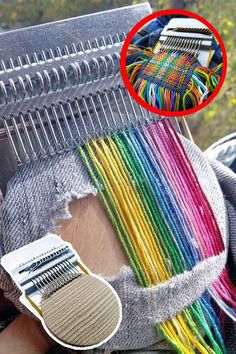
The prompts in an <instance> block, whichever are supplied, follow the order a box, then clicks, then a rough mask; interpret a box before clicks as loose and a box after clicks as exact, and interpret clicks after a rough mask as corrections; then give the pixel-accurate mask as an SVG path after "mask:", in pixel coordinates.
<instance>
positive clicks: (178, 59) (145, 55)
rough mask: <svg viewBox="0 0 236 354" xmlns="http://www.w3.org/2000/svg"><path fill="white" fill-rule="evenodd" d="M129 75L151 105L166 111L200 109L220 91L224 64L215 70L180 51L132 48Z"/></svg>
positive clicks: (137, 89) (128, 67) (130, 50)
mask: <svg viewBox="0 0 236 354" xmlns="http://www.w3.org/2000/svg"><path fill="white" fill-rule="evenodd" d="M130 58H135V61H134V62H132V63H131V64H128V65H127V66H126V71H127V74H128V77H129V79H130V83H131V85H132V86H133V88H134V90H135V91H136V92H137V94H138V95H139V96H140V97H141V98H142V99H143V100H144V101H145V102H147V103H148V104H150V105H151V106H153V107H155V108H159V109H162V110H166V111H181V110H186V109H189V108H192V107H196V106H198V105H199V104H201V103H202V102H203V101H205V100H206V99H207V98H208V97H209V96H210V95H211V93H212V92H213V91H214V90H215V89H216V87H217V85H218V83H219V80H220V75H219V73H220V71H221V69H222V64H219V65H217V66H216V67H214V68H213V69H210V68H207V67H203V66H201V65H200V63H199V62H198V60H197V59H196V57H195V56H194V55H193V54H191V53H187V52H182V51H178V50H165V49H160V50H159V51H157V52H156V53H155V52H154V51H153V50H152V49H151V48H139V47H137V46H134V45H130V47H129V50H128V53H127V62H128V63H129V62H130V61H131V60H130Z"/></svg>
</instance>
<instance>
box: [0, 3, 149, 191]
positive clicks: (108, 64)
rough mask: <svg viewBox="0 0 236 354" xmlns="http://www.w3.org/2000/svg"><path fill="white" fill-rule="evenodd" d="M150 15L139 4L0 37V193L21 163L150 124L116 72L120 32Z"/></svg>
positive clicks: (121, 37)
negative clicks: (142, 124) (139, 125)
mask: <svg viewBox="0 0 236 354" xmlns="http://www.w3.org/2000/svg"><path fill="white" fill-rule="evenodd" d="M150 12H151V8H150V5H149V4H147V3H145V4H140V5H134V6H128V7H124V8H120V9H116V10H111V11H105V12H101V13H97V14H92V15H86V16H81V17H77V18H72V19H68V20H62V21H58V22H54V23H48V24H43V25H39V26H34V27H30V28H24V29H20V30H16V31H9V32H5V33H1V34H0V47H1V51H0V186H1V189H2V191H3V193H5V191H6V184H7V181H8V180H9V179H10V178H11V177H12V176H13V175H14V173H15V172H16V171H17V169H18V167H19V166H21V165H23V164H25V163H31V162H32V161H34V160H37V159H40V158H47V157H48V156H51V155H54V154H60V153H63V152H65V151H69V150H71V149H74V148H75V147H76V146H77V144H80V143H84V142H86V141H88V140H90V139H92V138H95V137H98V136H105V135H107V134H109V133H111V132H116V131H119V130H120V129H124V128H126V127H129V126H132V125H137V124H140V123H142V122H145V121H147V120H150V119H153V116H152V114H150V113H149V112H147V111H145V110H143V109H142V107H141V106H138V105H137V104H136V103H135V102H134V101H133V100H132V99H131V97H130V96H129V94H128V93H127V91H126V89H125V88H124V85H123V82H122V79H121V75H120V70H119V65H120V64H119V60H120V51H121V47H122V44H123V42H124V39H125V37H126V34H127V33H128V32H129V31H130V29H131V28H132V27H133V26H134V25H135V24H136V23H137V22H138V21H139V20H140V19H142V18H143V17H145V16H147V15H148V14H149V13H150ZM8 43H11V46H9V45H8ZM154 119H155V118H154Z"/></svg>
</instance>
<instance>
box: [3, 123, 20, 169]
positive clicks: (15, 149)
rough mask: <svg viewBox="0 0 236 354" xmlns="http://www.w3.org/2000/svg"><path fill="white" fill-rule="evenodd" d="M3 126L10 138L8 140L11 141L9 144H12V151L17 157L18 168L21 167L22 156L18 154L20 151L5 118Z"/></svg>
mask: <svg viewBox="0 0 236 354" xmlns="http://www.w3.org/2000/svg"><path fill="white" fill-rule="evenodd" d="M3 125H4V128H5V130H6V134H7V136H8V139H9V142H10V145H11V147H12V150H13V153H14V155H15V157H16V162H17V165H18V166H21V165H22V162H23V161H22V160H21V158H20V155H19V154H18V149H17V148H16V145H15V143H14V140H13V137H12V135H11V132H10V129H9V126H8V123H7V120H6V119H4V118H3Z"/></svg>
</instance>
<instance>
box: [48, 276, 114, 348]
mask: <svg viewBox="0 0 236 354" xmlns="http://www.w3.org/2000/svg"><path fill="white" fill-rule="evenodd" d="M41 308H42V315H43V319H44V321H45V324H46V326H47V327H48V329H49V330H50V331H51V332H52V333H53V334H54V335H55V336H56V337H57V338H59V339H60V340H62V341H63V342H65V343H67V344H71V345H74V346H79V347H84V346H91V345H96V344H98V343H100V342H101V341H103V340H105V339H106V338H107V337H108V336H110V335H111V334H112V332H113V331H114V330H115V328H116V327H117V325H118V322H119V317H120V311H119V304H118V301H117V298H116V297H115V296H114V294H113V292H112V291H111V289H110V288H109V287H108V286H107V285H106V284H105V283H103V282H102V281H100V280H99V279H98V278H96V277H94V276H92V275H81V276H80V277H79V278H77V279H75V280H73V281H72V282H70V283H69V284H67V285H65V286H64V287H62V288H61V289H59V290H57V291H56V292H55V293H53V294H52V295H50V296H49V297H48V298H45V299H43V300H42V303H41Z"/></svg>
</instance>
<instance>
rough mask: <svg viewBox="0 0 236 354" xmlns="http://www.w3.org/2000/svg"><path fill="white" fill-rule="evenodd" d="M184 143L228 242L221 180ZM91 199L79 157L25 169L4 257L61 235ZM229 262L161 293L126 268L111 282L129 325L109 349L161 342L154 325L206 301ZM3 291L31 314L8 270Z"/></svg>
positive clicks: (6, 219) (11, 200)
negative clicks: (77, 202) (63, 223)
mask: <svg viewBox="0 0 236 354" xmlns="http://www.w3.org/2000/svg"><path fill="white" fill-rule="evenodd" d="M183 141H184V144H185V147H186V150H187V151H188V154H189V156H190V159H191V160H192V162H193V165H194V167H195V170H196V171H197V174H198V177H199V180H200V183H201V185H202V187H203V189H204V191H205V193H206V195H207V197H208V199H209V201H210V202H211V205H212V207H213V210H214V213H215V215H216V217H217V220H218V223H219V226H220V228H221V231H222V235H223V237H224V240H225V242H226V240H227V232H228V225H227V217H226V208H225V202H224V198H223V194H222V192H221V189H220V187H219V184H218V181H217V179H216V176H215V174H214V173H213V171H212V168H211V167H210V165H209V163H208V162H207V160H206V158H205V157H204V156H203V154H202V153H201V152H200V150H199V149H198V148H197V147H196V146H195V145H194V144H192V143H191V142H189V141H188V140H186V139H183ZM209 181H210V183H209ZM89 193H92V194H96V190H95V188H94V187H93V185H92V184H91V182H90V179H89V177H88V175H87V172H86V171H85V169H84V167H83V165H82V163H81V160H80V158H79V156H78V155H77V154H76V153H74V152H67V153H65V154H63V155H60V156H53V157H51V158H48V159H46V160H39V161H35V162H33V163H31V164H29V165H25V166H24V167H23V168H22V169H21V170H20V171H19V172H18V173H17V175H16V176H15V177H14V178H13V179H12V180H11V181H10V183H9V185H8V191H7V195H6V197H5V200H4V203H3V237H4V239H3V243H4V249H3V250H2V251H3V253H8V252H11V251H12V250H14V249H16V248H19V247H21V246H23V245H25V244H27V243H29V242H32V241H34V240H36V239H38V238H40V237H42V236H44V235H45V233H46V232H49V231H51V232H53V231H54V232H55V224H56V221H57V220H58V219H61V218H68V217H70V215H69V212H68V203H69V202H70V201H71V200H72V199H73V198H82V197H84V196H86V195H88V194H89ZM225 261H226V252H223V253H222V254H221V255H220V256H217V257H212V258H211V259H208V260H205V261H203V262H201V263H199V264H198V265H197V266H196V267H195V268H194V269H193V270H192V271H191V272H185V273H183V274H182V275H179V276H177V277H175V278H173V279H171V280H170V281H168V282H166V283H164V284H161V285H159V286H158V287H157V288H155V289H154V288H152V289H143V288H141V287H139V286H138V285H137V284H136V281H135V278H134V275H133V272H132V271H131V269H130V268H127V267H125V268H123V269H122V271H121V272H120V274H118V275H117V276H116V277H113V278H110V279H109V281H110V283H111V284H112V285H113V287H114V288H115V289H116V290H117V293H118V295H119V296H120V298H121V300H122V304H123V321H122V324H121V327H120V329H119V330H118V332H117V333H116V335H115V336H114V337H113V338H112V339H111V340H110V341H109V342H108V343H106V345H104V347H105V348H106V349H120V350H121V349H139V348H145V347H148V346H150V345H153V344H154V343H156V342H158V341H160V338H159V337H158V335H157V332H156V331H155V330H154V326H153V325H154V324H155V323H157V322H162V321H163V320H166V319H167V318H169V317H171V316H175V315H176V314H177V313H178V312H180V311H182V310H183V308H184V307H185V306H187V305H189V304H191V303H192V302H193V301H195V300H196V299H197V298H198V297H200V296H201V294H202V293H203V292H204V291H205V290H206V289H207V287H208V286H209V285H210V284H211V283H212V282H213V281H214V280H215V279H216V278H217V277H218V275H219V274H220V272H221V271H222V269H223V267H224V264H225ZM0 286H1V287H2V288H3V289H4V291H5V295H6V297H8V298H9V299H11V300H12V301H13V302H14V303H15V304H16V306H17V307H18V308H19V309H20V310H21V311H23V312H26V309H25V308H24V306H22V304H21V303H20V302H19V299H18V297H19V292H18V291H17V290H16V287H15V285H13V283H12V281H11V280H10V278H9V277H8V276H7V275H6V273H5V272H4V271H3V269H1V272H0Z"/></svg>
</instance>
